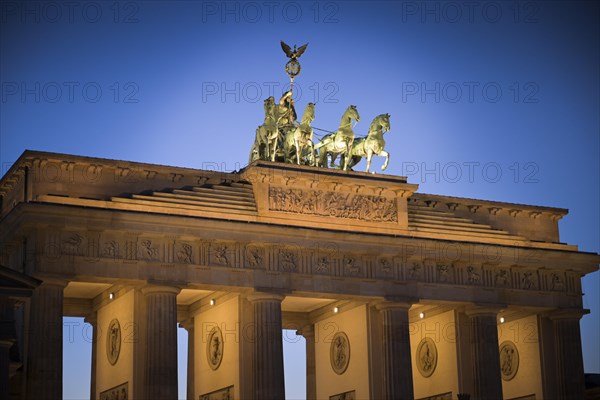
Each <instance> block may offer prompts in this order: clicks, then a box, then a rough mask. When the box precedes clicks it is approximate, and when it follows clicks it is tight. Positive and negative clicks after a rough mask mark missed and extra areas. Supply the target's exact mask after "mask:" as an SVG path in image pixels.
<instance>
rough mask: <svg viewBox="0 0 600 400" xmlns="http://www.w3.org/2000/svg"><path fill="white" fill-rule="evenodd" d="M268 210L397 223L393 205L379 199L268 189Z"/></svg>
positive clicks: (353, 194)
mask: <svg viewBox="0 0 600 400" xmlns="http://www.w3.org/2000/svg"><path fill="white" fill-rule="evenodd" d="M269 209H270V210H271V211H281V212H286V213H293V214H306V215H316V216H322V217H335V218H347V219H357V220H363V221H369V222H398V209H397V207H396V202H395V200H393V199H389V198H387V197H383V196H376V195H364V194H355V193H338V192H333V191H323V190H303V189H290V188H280V187H275V186H271V187H269Z"/></svg>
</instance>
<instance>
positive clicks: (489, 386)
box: [465, 307, 502, 400]
mask: <svg viewBox="0 0 600 400" xmlns="http://www.w3.org/2000/svg"><path fill="white" fill-rule="evenodd" d="M498 311H500V309H499V308H490V307H473V308H471V309H468V310H466V311H465V313H466V314H467V316H469V317H470V319H471V321H470V322H471V343H472V346H471V348H472V354H473V393H472V397H471V398H472V399H473V400H487V399H502V378H501V375H500V351H499V348H498V323H497V315H498Z"/></svg>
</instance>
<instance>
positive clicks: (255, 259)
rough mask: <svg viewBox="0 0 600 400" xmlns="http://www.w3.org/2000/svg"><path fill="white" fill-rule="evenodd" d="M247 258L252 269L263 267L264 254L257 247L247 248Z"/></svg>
mask: <svg viewBox="0 0 600 400" xmlns="http://www.w3.org/2000/svg"><path fill="white" fill-rule="evenodd" d="M246 258H247V260H248V265H249V266H250V267H252V268H258V267H262V265H263V256H262V252H261V251H260V249H258V248H257V247H246Z"/></svg>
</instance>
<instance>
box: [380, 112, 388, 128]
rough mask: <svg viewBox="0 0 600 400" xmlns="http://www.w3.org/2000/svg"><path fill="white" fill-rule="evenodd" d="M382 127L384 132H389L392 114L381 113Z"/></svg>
mask: <svg viewBox="0 0 600 400" xmlns="http://www.w3.org/2000/svg"><path fill="white" fill-rule="evenodd" d="M380 117H381V121H380V123H381V129H383V131H384V132H387V131H389V130H390V114H387V113H386V114H381V115H380Z"/></svg>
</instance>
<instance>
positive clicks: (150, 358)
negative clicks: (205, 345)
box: [142, 286, 180, 400]
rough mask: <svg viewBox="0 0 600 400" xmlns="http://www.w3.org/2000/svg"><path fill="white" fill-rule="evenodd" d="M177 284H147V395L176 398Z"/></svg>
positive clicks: (164, 399) (158, 399)
mask: <svg viewBox="0 0 600 400" xmlns="http://www.w3.org/2000/svg"><path fill="white" fill-rule="evenodd" d="M179 290H180V289H178V288H173V287H168V286H147V287H145V288H144V289H142V293H144V294H145V295H146V312H147V315H146V346H145V347H146V349H145V350H146V365H145V369H144V379H145V389H146V393H145V398H146V399H149V400H167V399H169V400H170V399H176V398H177V301H176V300H177V294H178V293H179Z"/></svg>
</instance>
